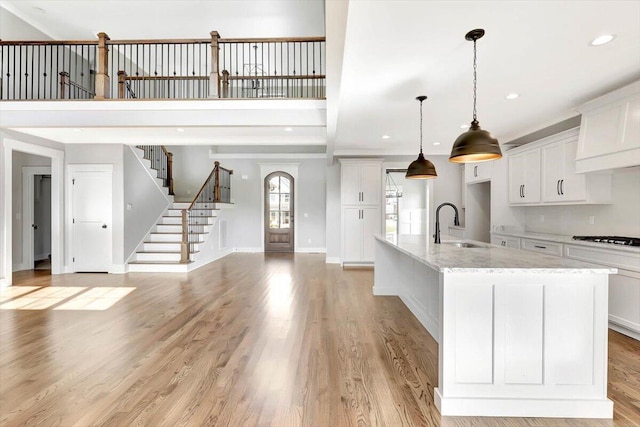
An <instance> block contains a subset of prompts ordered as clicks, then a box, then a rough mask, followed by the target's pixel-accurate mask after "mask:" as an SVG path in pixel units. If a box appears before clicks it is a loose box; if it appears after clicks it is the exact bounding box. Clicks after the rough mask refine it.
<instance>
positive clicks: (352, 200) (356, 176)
mask: <svg viewBox="0 0 640 427" xmlns="http://www.w3.org/2000/svg"><path fill="white" fill-rule="evenodd" d="M341 186H342V188H341V193H342V204H343V205H357V204H360V203H361V200H362V195H361V191H360V166H359V165H351V164H343V165H342V180H341Z"/></svg>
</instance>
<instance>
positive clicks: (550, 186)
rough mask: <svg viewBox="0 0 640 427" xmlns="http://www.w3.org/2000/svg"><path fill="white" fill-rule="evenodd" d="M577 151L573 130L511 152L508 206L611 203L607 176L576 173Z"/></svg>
mask: <svg viewBox="0 0 640 427" xmlns="http://www.w3.org/2000/svg"><path fill="white" fill-rule="evenodd" d="M577 147H578V129H577V128H576V129H570V130H567V131H564V132H560V133H558V134H556V135H552V136H550V137H547V138H544V139H541V140H539V141H536V142H532V143H529V144H527V145H525V146H522V147H518V148H517V149H513V150H511V151H510V152H509V153H508V155H509V203H510V204H512V205H540V204H544V205H560V204H587V203H593V204H595V203H611V175H610V174H603V173H600V174H578V173H576V170H575V169H576V150H577Z"/></svg>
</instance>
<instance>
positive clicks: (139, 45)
mask: <svg viewBox="0 0 640 427" xmlns="http://www.w3.org/2000/svg"><path fill="white" fill-rule="evenodd" d="M325 68H326V54H325V38H324V37H306V38H271V39H266V38H265V39H222V38H220V36H219V34H218V33H217V32H216V31H212V32H211V33H210V38H207V39H188V40H120V41H115V40H110V39H109V37H108V36H107V35H106V34H105V33H99V34H98V40H95V41H0V99H2V100H39V99H40V100H43V99H45V100H52V99H56V100H57V99H91V98H93V99H108V98H118V99H207V98H234V99H237V98H306V99H310V98H311V99H313V98H318V99H323V98H324V97H325Z"/></svg>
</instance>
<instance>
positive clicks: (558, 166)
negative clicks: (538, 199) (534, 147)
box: [542, 138, 587, 202]
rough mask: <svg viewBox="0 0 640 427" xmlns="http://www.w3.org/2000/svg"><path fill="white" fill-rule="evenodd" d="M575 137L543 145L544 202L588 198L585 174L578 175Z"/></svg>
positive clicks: (573, 200)
mask: <svg viewBox="0 0 640 427" xmlns="http://www.w3.org/2000/svg"><path fill="white" fill-rule="evenodd" d="M577 147H578V140H577V139H575V138H572V139H569V140H567V141H560V142H556V143H554V144H549V145H546V146H544V147H542V165H543V174H542V176H543V177H544V180H543V182H542V200H543V201H544V202H575V201H583V200H587V184H586V177H585V176H584V175H576V173H575V170H576V167H575V156H576V149H577Z"/></svg>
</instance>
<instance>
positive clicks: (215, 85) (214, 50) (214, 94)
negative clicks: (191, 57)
mask: <svg viewBox="0 0 640 427" xmlns="http://www.w3.org/2000/svg"><path fill="white" fill-rule="evenodd" d="M210 34H211V74H210V75H209V98H219V97H220V74H219V73H218V68H219V64H218V60H219V55H218V53H219V52H218V39H219V38H220V34H218V32H217V31H211V33H210Z"/></svg>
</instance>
